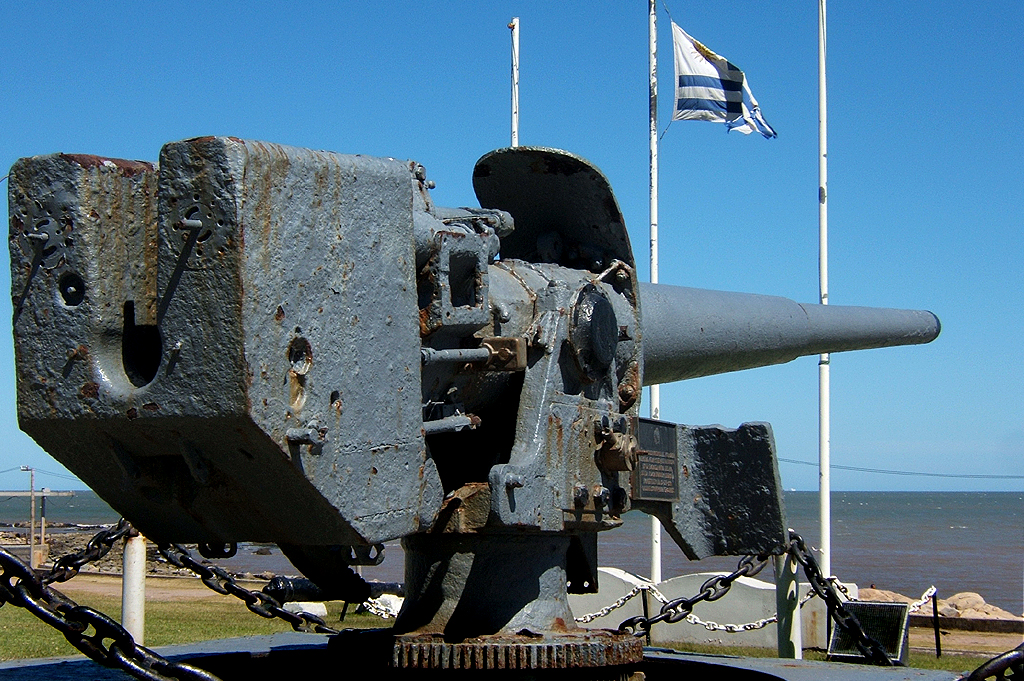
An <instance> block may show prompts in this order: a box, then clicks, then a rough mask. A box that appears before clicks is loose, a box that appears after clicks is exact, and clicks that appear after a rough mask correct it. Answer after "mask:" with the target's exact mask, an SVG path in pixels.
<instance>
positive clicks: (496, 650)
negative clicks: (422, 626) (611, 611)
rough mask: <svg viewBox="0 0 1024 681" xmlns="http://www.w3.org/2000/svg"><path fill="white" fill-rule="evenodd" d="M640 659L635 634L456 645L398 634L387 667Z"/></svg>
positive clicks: (606, 663) (564, 664) (603, 663)
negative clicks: (389, 665) (390, 665)
mask: <svg viewBox="0 0 1024 681" xmlns="http://www.w3.org/2000/svg"><path fill="white" fill-rule="evenodd" d="M630 639H632V640H630ZM642 659H643V644H642V642H641V641H640V640H639V639H638V638H636V637H635V636H626V635H623V634H616V633H613V632H610V631H601V630H590V631H587V632H586V633H576V634H558V635H555V636H550V635H548V636H544V637H540V636H532V637H531V636H494V637H482V638H474V639H468V640H465V641H460V642H458V643H450V642H447V641H445V640H444V639H443V638H440V637H436V636H398V637H397V638H396V641H395V648H394V653H393V656H392V661H391V664H392V666H394V667H397V668H401V669H460V670H513V669H578V668H591V667H617V666H622V665H632V664H636V663H638V662H640V661H641V660H642Z"/></svg>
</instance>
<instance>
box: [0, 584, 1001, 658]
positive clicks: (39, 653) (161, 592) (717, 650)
mask: <svg viewBox="0 0 1024 681" xmlns="http://www.w3.org/2000/svg"><path fill="white" fill-rule="evenodd" d="M76 579H77V580H79V581H78V582H77V584H76V580H72V581H71V582H69V583H67V584H66V585H63V586H61V587H58V588H59V589H60V590H62V591H64V592H65V593H66V594H67V595H68V596H69V597H71V598H72V599H73V600H75V601H76V602H78V603H80V604H82V605H88V606H90V607H92V608H94V609H96V610H99V611H100V612H104V613H106V614H108V615H110V616H112V617H114V618H115V619H119V617H120V612H121V598H120V592H119V588H120V587H119V585H120V582H119V581H116V582H115V581H113V579H114V578H110V579H107V580H103V579H100V578H97V577H91V576H90V577H86V576H84V575H83V576H81V577H78V578H76ZM112 585H116V586H117V588H116V589H115V588H112ZM248 588H259V587H258V586H255V585H248ZM147 596H148V597H149V598H148V599H147V602H146V637H145V644H146V646H147V647H150V648H153V647H157V646H162V645H170V644H176V643H195V642H198V641H207V640H212V639H220V638H234V637H238V636H253V635H264V634H273V633H276V632H281V631H290V630H291V627H290V626H289V625H288V624H286V623H285V622H284V621H282V620H278V619H272V620H271V619H264V618H262V617H259V616H257V615H254V614H253V613H251V612H249V610H248V609H246V607H245V604H244V603H242V601H240V600H238V599H236V598H233V597H230V596H221V595H219V594H215V593H212V592H210V591H208V590H207V589H206V587H204V586H202V584H200V583H199V581H198V580H148V581H147ZM342 605H343V604H342V603H341V602H331V603H328V604H327V608H328V614H327V617H326V618H325V619H326V621H327V624H328V625H329V626H332V627H334V628H336V629H341V628H349V627H351V628H373V627H386V626H390V624H391V623H393V621H394V620H382V619H380V618H378V617H375V616H373V615H367V614H363V615H353V614H352V611H353V610H354V608H353V607H350V608H349V613H348V614H347V616H346V617H345V620H344V622H342V621H341V620H340V617H341V609H342ZM678 649H679V650H682V651H685V652H696V653H709V654H717V655H737V656H744V657H774V656H775V651H774V649H768V648H745V647H739V646H723V645H710V644H690V645H685V646H679V647H678ZM76 653H77V651H76V650H75V649H74V647H72V646H71V644H69V643H68V642H67V641H66V640H64V637H63V636H62V635H61V634H59V633H58V632H57V631H55V630H54V629H51V628H50V627H48V626H47V625H45V624H44V623H42V622H41V621H39V620H37V619H36V618H35V617H34V616H33V615H31V614H30V613H29V612H28V611H26V610H24V609H22V608H18V607H15V606H13V605H10V604H7V605H6V606H4V607H2V608H0V660H15V659H26V658H37V657H64V656H69V655H74V654H76ZM804 655H805V658H806V659H809V660H824V658H825V655H824V653H823V652H821V651H817V650H805V651H804ZM991 657H992V655H977V656H975V655H949V654H947V655H943V656H942V657H941V658H938V659H936V658H935V656H934V655H931V654H928V653H918V652H911V653H910V666H911V667H917V668H920V669H942V670H947V671H950V672H963V671H970V670H973V669H976V668H977V667H978V666H979V665H981V664H982V663H983V662H985V661H987V660H988V659H990V658H991ZM837 664H839V663H837Z"/></svg>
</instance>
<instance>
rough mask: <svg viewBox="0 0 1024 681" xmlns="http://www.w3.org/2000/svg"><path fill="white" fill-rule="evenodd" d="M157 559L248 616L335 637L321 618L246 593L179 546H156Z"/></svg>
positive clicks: (228, 576) (260, 593) (266, 596)
mask: <svg viewBox="0 0 1024 681" xmlns="http://www.w3.org/2000/svg"><path fill="white" fill-rule="evenodd" d="M157 550H158V551H159V552H160V555H161V556H163V557H164V558H166V559H167V562H169V563H170V564H171V565H174V566H175V567H179V568H184V569H186V570H189V571H190V572H193V573H195V574H196V575H197V576H198V577H199V579H200V580H202V582H203V584H205V585H206V586H208V587H209V588H211V589H213V590H214V591H216V592H217V593H219V594H224V595H231V596H234V597H235V598H238V599H241V600H242V601H243V602H244V603H245V607H247V608H249V610H250V611H251V612H254V613H256V614H257V615H259V616H260V617H265V618H266V619H274V618H275V617H276V618H279V619H282V620H284V621H285V622H287V623H288V624H290V625H291V626H292V629H294V630H295V631H301V632H305V633H316V634H337V633H340V632H339V630H338V629H332V628H331V627H329V626H327V623H326V622H325V621H324V620H323V618H322V617H319V616H317V615H314V614H312V613H308V612H298V613H295V612H291V611H290V610H285V609H284V608H283V607H282V604H281V603H280V602H279V601H278V600H277V599H276V598H274V597H273V596H271V595H269V594H267V593H265V592H263V591H250V590H249V589H246V588H245V587H243V586H240V585H239V584H238V581H237V580H236V579H235V578H234V577H232V576H231V574H229V573H228V572H227V571H226V570H224V569H223V568H220V567H217V566H215V565H204V564H203V563H201V562H199V561H197V560H196V559H195V558H194V557H193V556H192V552H191V551H189V550H188V549H186V548H185V547H184V546H182V545H181V544H160V545H158V546H157Z"/></svg>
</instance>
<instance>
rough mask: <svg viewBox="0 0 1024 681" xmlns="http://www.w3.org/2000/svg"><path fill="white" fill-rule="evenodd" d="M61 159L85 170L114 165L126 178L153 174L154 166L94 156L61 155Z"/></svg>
mask: <svg viewBox="0 0 1024 681" xmlns="http://www.w3.org/2000/svg"><path fill="white" fill-rule="evenodd" d="M60 157H61V158H62V159H64V160H66V161H70V162H72V163H75V164H76V165H79V166H81V167H83V168H100V167H110V166H111V165H113V166H114V167H115V168H117V169H118V170H120V171H121V174H122V175H124V176H125V177H134V176H135V175H141V174H143V173H149V172H153V170H154V168H153V164H152V163H147V162H146V161H126V160H125V159H123V158H104V157H103V156H93V155H92V154H61V155H60Z"/></svg>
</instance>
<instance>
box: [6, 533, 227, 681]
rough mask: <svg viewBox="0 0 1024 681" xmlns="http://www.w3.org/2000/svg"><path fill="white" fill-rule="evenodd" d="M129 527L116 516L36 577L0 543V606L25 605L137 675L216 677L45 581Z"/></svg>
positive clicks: (195, 680) (96, 655)
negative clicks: (164, 653) (161, 651)
mask: <svg viewBox="0 0 1024 681" xmlns="http://www.w3.org/2000/svg"><path fill="white" fill-rule="evenodd" d="M133 531H134V530H133V528H132V526H131V525H129V524H128V522H127V521H125V520H124V519H123V518H122V519H121V522H119V523H118V524H117V526H116V527H115V528H113V529H105V530H103V531H101V532H100V533H99V534H97V535H96V536H95V537H93V538H92V540H91V541H90V542H89V544H88V546H87V547H86V549H85V550H84V551H81V552H79V553H76V554H73V555H69V556H65V557H64V558H61V559H60V560H58V561H56V563H55V564H54V567H53V569H51V570H50V571H49V572H48V573H46V574H45V575H43V576H41V577H40V576H38V575H36V572H35V570H33V569H32V568H31V567H29V566H28V565H27V564H26V563H25V562H24V561H23V560H21V559H20V558H18V557H17V556H15V555H14V554H12V553H10V552H9V551H6V550H5V549H0V606H3V605H4V604H5V603H10V604H11V605H14V606H17V607H19V608H25V609H26V610H28V611H29V612H30V613H32V614H33V615H35V616H36V617H37V618H39V619H40V620H42V621H43V622H45V623H46V624H49V625H50V626H51V627H53V628H54V629H56V630H57V631H59V632H60V633H62V634H63V635H64V638H66V639H67V640H68V642H69V643H70V644H71V645H73V646H74V647H75V648H77V649H78V650H80V651H81V652H82V653H84V654H85V655H87V656H88V657H89V658H91V659H92V660H94V661H95V662H98V663H99V664H101V665H103V666H105V667H113V668H116V669H122V670H124V671H126V672H128V673H129V674H131V675H132V676H134V677H135V678H137V679H144V680H145V681H220V680H219V679H218V677H216V676H214V675H213V674H211V673H209V672H207V671H205V670H203V669H199V668H198V667H193V666H191V665H188V664H182V663H179V662H172V661H171V660H168V659H166V658H164V657H161V656H160V655H157V654H156V653H154V652H153V651H152V650H150V649H149V648H146V647H144V646H141V645H139V644H138V643H136V642H135V639H134V638H133V637H132V635H131V634H130V633H129V632H128V630H126V629H125V628H124V627H122V626H121V625H120V624H118V623H117V622H116V621H114V620H113V619H111V618H110V617H108V616H107V615H104V614H103V613H101V612H98V611H96V610H93V609H92V608H88V607H86V606H82V605H79V604H78V603H75V602H74V601H73V600H71V599H70V598H68V597H67V596H66V595H64V594H63V593H61V592H60V591H57V590H56V589H54V588H53V587H51V586H49V583H52V582H65V581H67V580H69V579H71V578H72V577H74V576H75V575H76V574H78V571H79V570H80V569H81V567H82V566H83V565H85V564H86V563H88V562H89V561H92V560H97V559H98V558H102V557H103V556H105V555H106V554H107V553H108V552H109V551H110V549H111V547H112V546H113V544H114V542H115V541H117V540H118V539H120V538H122V537H124V536H127V535H128V534H129V533H130V532H133ZM90 632H91V633H90Z"/></svg>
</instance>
